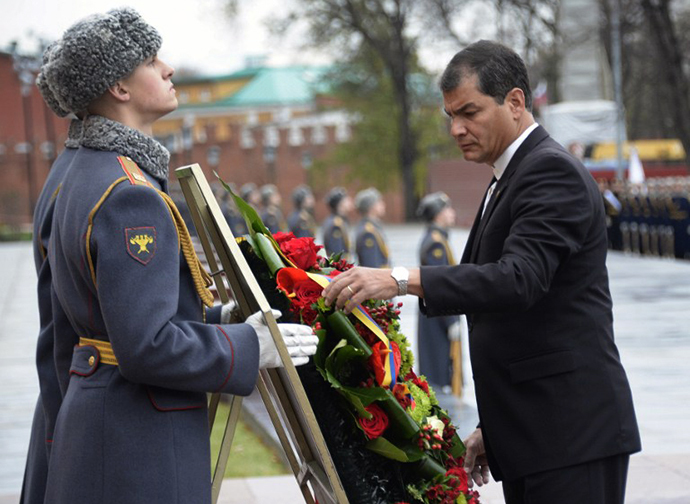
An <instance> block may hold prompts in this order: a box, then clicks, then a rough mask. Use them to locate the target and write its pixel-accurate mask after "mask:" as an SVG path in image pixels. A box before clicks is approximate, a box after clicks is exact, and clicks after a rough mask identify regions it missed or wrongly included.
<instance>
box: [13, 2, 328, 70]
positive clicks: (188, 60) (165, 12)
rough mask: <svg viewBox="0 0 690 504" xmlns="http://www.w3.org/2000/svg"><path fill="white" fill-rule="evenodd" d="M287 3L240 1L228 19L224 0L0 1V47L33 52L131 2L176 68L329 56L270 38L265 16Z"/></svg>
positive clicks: (290, 61)
mask: <svg viewBox="0 0 690 504" xmlns="http://www.w3.org/2000/svg"><path fill="white" fill-rule="evenodd" d="M287 2H289V0H254V1H243V2H240V4H241V7H240V15H239V18H238V19H237V20H236V21H235V22H230V21H229V20H228V19H227V18H226V17H225V15H224V14H223V11H222V8H221V5H222V0H192V1H185V2H174V1H171V0H138V1H136V2H134V1H129V2H127V1H126V0H124V1H123V0H119V1H118V0H0V49H5V48H6V47H7V45H8V43H9V42H10V41H11V40H19V42H20V47H21V48H23V49H25V50H32V49H33V48H35V47H36V45H37V38H38V37H42V38H44V39H46V40H54V39H56V38H58V37H59V36H60V35H61V34H62V33H63V32H64V30H65V29H67V28H68V27H69V26H70V25H71V24H72V23H74V22H75V21H77V20H79V19H81V18H83V17H85V16H87V15H89V14H93V13H95V12H106V11H107V10H109V9H112V8H115V7H122V6H126V5H129V6H133V7H135V8H136V9H137V10H138V11H139V13H140V14H141V15H142V16H143V17H144V19H146V21H148V22H149V23H150V24H152V25H153V26H155V27H156V28H157V29H158V31H159V32H160V33H161V35H162V36H163V47H162V48H161V51H160V56H161V58H163V59H164V61H166V62H168V63H170V64H171V65H173V66H174V67H195V68H197V69H199V70H201V71H202V72H203V73H206V74H222V73H229V72H232V71H235V70H238V69H241V68H243V67H244V63H245V58H246V57H248V56H256V55H266V56H268V63H269V64H272V65H279V66H282V65H287V64H298V63H314V62H316V63H321V62H325V61H327V56H325V55H318V54H314V53H305V51H300V50H298V48H297V47H296V44H291V43H290V41H282V42H277V41H276V40H274V39H273V38H271V37H270V35H269V33H268V30H267V29H266V28H265V26H264V20H265V18H266V17H267V16H268V15H270V14H272V13H276V12H279V9H281V8H284V7H285V5H286V3H287ZM293 40H294V39H293Z"/></svg>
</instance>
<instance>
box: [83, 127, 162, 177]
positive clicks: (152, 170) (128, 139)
mask: <svg viewBox="0 0 690 504" xmlns="http://www.w3.org/2000/svg"><path fill="white" fill-rule="evenodd" d="M81 145H82V146H84V147H87V148H89V149H94V150H100V151H115V152H117V153H119V154H122V155H125V156H129V157H130V158H132V160H133V161H134V162H135V163H136V164H137V165H139V168H141V169H142V170H144V171H145V172H146V173H148V174H149V175H151V176H152V177H154V178H155V179H157V180H159V181H160V182H167V180H168V163H169V162H170V153H169V152H168V150H167V149H166V148H165V147H163V146H162V145H161V144H160V143H159V142H157V141H156V140H154V139H153V137H150V136H147V135H144V134H143V133H142V132H141V131H138V130H135V129H133V128H130V127H129V126H125V125H124V124H122V123H119V122H116V121H112V120H110V119H107V118H105V117H102V116H98V115H91V116H88V117H87V118H86V119H85V120H84V132H83V134H82V137H81Z"/></svg>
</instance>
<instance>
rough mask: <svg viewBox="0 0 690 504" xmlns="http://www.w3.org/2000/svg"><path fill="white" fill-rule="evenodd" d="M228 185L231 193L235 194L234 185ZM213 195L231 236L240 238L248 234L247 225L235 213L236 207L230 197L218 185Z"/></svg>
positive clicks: (240, 216) (238, 214) (236, 212)
mask: <svg viewBox="0 0 690 504" xmlns="http://www.w3.org/2000/svg"><path fill="white" fill-rule="evenodd" d="M228 185H229V186H230V189H232V192H234V193H235V194H237V188H236V187H235V184H233V183H230V184H228ZM214 193H215V196H216V199H217V200H218V206H220V210H221V212H222V213H223V217H225V221H226V222H227V223H228V226H229V227H230V231H232V235H233V236H242V235H246V234H248V233H249V230H248V229H247V223H246V222H245V220H244V217H242V215H240V212H238V211H237V206H235V202H234V201H233V199H232V195H231V194H230V193H229V192H228V191H226V190H225V188H224V187H223V186H222V185H220V184H218V186H216V188H214Z"/></svg>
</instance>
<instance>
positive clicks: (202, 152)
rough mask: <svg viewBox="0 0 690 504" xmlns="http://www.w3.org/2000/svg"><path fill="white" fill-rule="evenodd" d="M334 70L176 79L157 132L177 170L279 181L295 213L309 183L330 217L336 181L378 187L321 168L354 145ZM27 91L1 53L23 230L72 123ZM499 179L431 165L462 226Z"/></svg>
mask: <svg viewBox="0 0 690 504" xmlns="http://www.w3.org/2000/svg"><path fill="white" fill-rule="evenodd" d="M34 66H35V59H34ZM35 70H36V69H35V68H33V71H34V76H35ZM324 71H325V69H324V68H319V67H304V66H297V67H286V68H269V67H264V66H250V67H248V68H246V69H244V70H241V71H238V72H235V73H232V74H229V75H222V76H213V77H188V78H184V77H180V78H174V79H173V80H174V82H175V87H176V89H177V95H178V100H179V102H180V106H179V108H178V110H176V111H175V112H173V113H171V114H169V115H167V116H165V117H164V118H162V119H161V120H160V121H158V122H157V123H156V124H155V126H154V135H155V136H156V137H157V138H158V139H159V140H160V141H161V142H162V143H163V144H164V145H165V146H166V147H167V148H168V149H169V150H170V152H171V162H170V168H171V172H172V171H173V170H174V169H175V168H177V167H180V166H184V165H186V164H190V163H199V164H200V165H201V166H202V168H203V170H204V172H205V173H206V175H207V177H208V179H209V180H214V179H215V176H214V175H213V172H214V171H215V172H217V173H218V174H219V175H220V176H221V177H222V178H223V179H224V180H225V181H227V182H229V183H234V184H235V185H236V186H237V187H240V186H241V185H242V184H244V183H245V182H254V183H256V184H257V185H259V186H260V185H262V184H265V183H269V182H270V183H274V184H276V186H277V187H278V189H279V190H280V192H281V194H282V196H283V211H284V213H285V214H286V215H287V214H288V213H289V212H291V211H292V203H291V198H290V195H291V193H292V190H293V189H294V188H295V187H296V186H298V185H299V184H303V183H306V184H308V185H310V186H311V187H312V189H313V191H314V194H315V197H316V201H317V205H316V217H317V221H321V220H322V219H324V218H325V217H326V215H327V213H328V210H327V208H326V205H325V203H324V202H323V196H324V195H325V194H326V193H327V192H328V190H330V189H331V187H333V186H335V185H343V186H346V187H347V188H348V189H349V191H350V192H351V194H352V195H354V194H355V192H356V191H358V190H359V189H362V188H364V187H367V185H368V183H367V181H366V180H361V181H355V180H351V177H349V174H348V169H347V167H332V166H328V167H327V168H328V169H327V170H326V171H323V170H320V169H319V168H322V167H324V166H325V163H326V162H327V161H326V160H327V158H328V154H329V153H331V152H332V151H333V149H334V148H335V147H336V146H338V145H339V144H342V143H346V142H348V140H349V139H350V137H351V135H352V127H353V121H352V120H351V118H349V117H348V115H347V113H346V112H344V111H342V110H339V109H338V108H337V103H334V100H333V97H332V96H329V94H328V90H327V89H324V87H323V84H322V81H321V80H320V76H321V75H322V74H323V73H324ZM25 90H28V93H27V95H26V96H24V95H22V84H21V82H20V79H19V75H18V72H17V71H16V70H15V65H14V61H13V57H12V55H11V54H9V53H0V110H2V114H1V115H0V226H3V225H4V226H11V227H14V228H18V227H26V226H27V225H28V224H30V222H31V209H32V206H33V202H34V201H35V200H36V197H37V196H38V193H39V192H40V189H41V187H42V185H43V182H44V180H45V178H46V176H47V174H48V170H49V167H50V165H51V164H52V162H53V160H54V159H55V155H56V151H57V152H59V151H60V150H61V149H62V148H63V147H62V146H63V145H64V141H65V139H66V137H67V128H68V122H69V121H68V120H67V119H60V118H58V117H56V116H55V115H54V114H53V113H52V112H51V111H50V110H49V109H48V108H47V107H46V106H45V104H44V103H43V100H42V99H41V96H40V94H39V92H38V90H37V88H36V86H35V85H29V86H26V87H25ZM25 118H28V120H25ZM56 146H57V149H56ZM490 176H491V175H490V170H488V169H486V167H478V166H477V165H473V164H472V163H465V162H464V161H462V160H458V161H453V160H441V161H437V162H435V163H433V164H432V165H431V166H430V167H429V181H428V184H427V185H428V187H429V190H430V191H435V190H444V191H446V192H447V193H448V194H449V195H450V196H451V198H452V199H453V202H454V204H455V206H456V209H457V210H458V214H459V215H458V222H459V224H461V225H468V223H470V224H471V222H472V219H473V218H474V212H475V211H476V208H477V205H478V203H479V200H480V199H481V195H482V193H483V190H484V189H485V187H486V183H487V182H488V180H489V178H490ZM171 178H174V176H173V175H171ZM383 192H384V197H385V199H386V206H387V216H386V221H388V222H393V223H394V222H402V221H403V220H404V205H403V199H402V190H401V188H400V187H396V184H395V183H393V184H391V187H388V188H386V190H385V191H383Z"/></svg>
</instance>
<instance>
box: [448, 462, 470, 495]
mask: <svg viewBox="0 0 690 504" xmlns="http://www.w3.org/2000/svg"><path fill="white" fill-rule="evenodd" d="M446 476H449V477H451V478H453V479H455V480H456V481H457V484H455V485H453V487H454V488H456V489H458V490H460V491H461V492H462V493H465V492H467V490H468V487H467V473H466V472H465V469H464V468H462V467H451V468H450V469H448V471H446Z"/></svg>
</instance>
